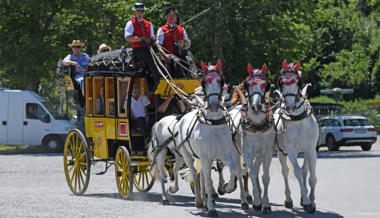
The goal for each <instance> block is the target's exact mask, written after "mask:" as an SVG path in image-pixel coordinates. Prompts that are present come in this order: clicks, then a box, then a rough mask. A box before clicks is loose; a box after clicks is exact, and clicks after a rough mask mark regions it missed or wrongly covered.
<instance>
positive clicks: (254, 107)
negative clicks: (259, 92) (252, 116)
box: [252, 104, 262, 112]
mask: <svg viewBox="0 0 380 218" xmlns="http://www.w3.org/2000/svg"><path fill="white" fill-rule="evenodd" d="M261 108H262V106H261V104H255V105H253V107H252V109H253V111H254V112H259V111H261Z"/></svg>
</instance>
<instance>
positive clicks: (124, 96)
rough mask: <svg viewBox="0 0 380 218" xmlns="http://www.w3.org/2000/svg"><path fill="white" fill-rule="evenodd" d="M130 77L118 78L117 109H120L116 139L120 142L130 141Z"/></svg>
mask: <svg viewBox="0 0 380 218" xmlns="http://www.w3.org/2000/svg"><path fill="white" fill-rule="evenodd" d="M130 82H131V78H129V77H119V78H117V107H118V119H117V126H116V133H117V135H116V138H117V139H119V140H125V141H126V140H128V141H129V140H130V129H129V120H128V112H129V92H130Z"/></svg>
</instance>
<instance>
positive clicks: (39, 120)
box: [0, 89, 75, 151]
mask: <svg viewBox="0 0 380 218" xmlns="http://www.w3.org/2000/svg"><path fill="white" fill-rule="evenodd" d="M74 127H75V126H74V124H73V123H71V122H70V121H69V120H67V119H63V118H60V117H58V116H54V114H53V113H52V112H51V111H49V110H48V107H47V106H46V105H45V104H44V101H43V99H42V98H41V97H40V96H39V95H37V94H36V93H35V92H32V91H24V90H10V89H0V145H20V144H25V145H30V146H35V145H43V146H44V147H45V148H46V149H47V150H49V151H60V150H61V149H62V148H63V143H64V140H65V138H66V135H67V133H68V132H69V131H70V130H71V129H73V128H74Z"/></svg>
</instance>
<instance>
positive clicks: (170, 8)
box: [165, 7, 177, 16]
mask: <svg viewBox="0 0 380 218" xmlns="http://www.w3.org/2000/svg"><path fill="white" fill-rule="evenodd" d="M172 12H174V13H176V14H177V10H176V9H175V8H173V7H169V8H166V10H165V16H166V15H168V14H170V13H172Z"/></svg>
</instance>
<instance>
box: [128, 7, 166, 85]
mask: <svg viewBox="0 0 380 218" xmlns="http://www.w3.org/2000/svg"><path fill="white" fill-rule="evenodd" d="M145 10H146V8H145V6H144V3H142V2H137V3H135V5H134V7H133V11H134V14H135V17H134V18H133V19H132V20H130V21H128V22H127V24H126V25H125V29H124V36H125V39H126V40H127V41H128V42H130V43H131V45H132V49H133V55H134V57H135V58H136V60H138V61H141V62H144V63H145V65H146V67H147V68H148V70H149V73H150V77H148V83H149V87H150V90H151V91H153V89H154V86H155V84H156V83H157V82H158V81H159V80H160V75H159V72H158V70H157V66H156V65H155V64H154V61H153V57H152V55H151V53H150V50H149V49H150V46H151V43H152V42H154V38H155V37H154V29H153V25H152V23H151V22H149V21H147V20H145V19H144V12H145Z"/></svg>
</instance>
